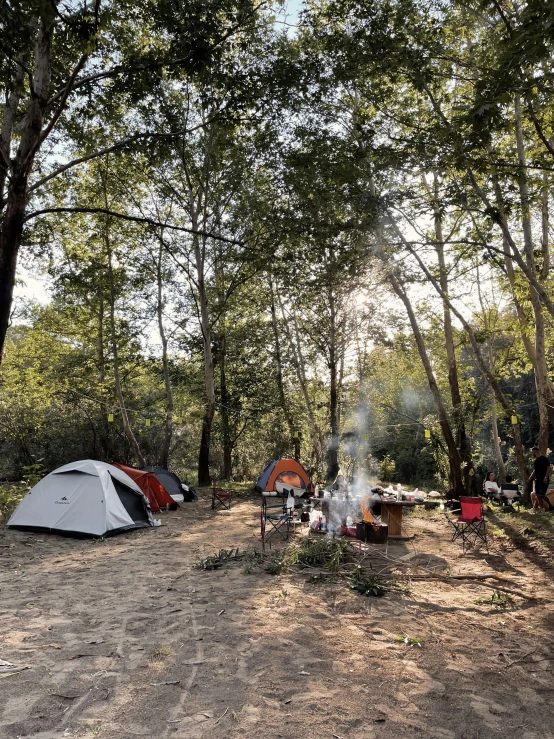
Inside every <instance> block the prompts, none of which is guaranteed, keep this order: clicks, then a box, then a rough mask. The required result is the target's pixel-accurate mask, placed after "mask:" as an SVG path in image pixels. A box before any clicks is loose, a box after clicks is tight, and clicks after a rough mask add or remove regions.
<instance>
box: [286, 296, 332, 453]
mask: <svg viewBox="0 0 554 739" xmlns="http://www.w3.org/2000/svg"><path fill="white" fill-rule="evenodd" d="M277 299H278V300H279V307H280V308H281V315H282V317H283V326H284V329H285V334H286V335H287V339H288V342H289V346H290V348H291V351H292V356H293V359H294V368H295V370H296V377H297V379H298V384H299V385H300V390H301V391H302V397H303V398H304V404H305V406H306V413H307V416H308V423H309V426H310V433H311V435H312V446H313V454H314V456H315V458H316V460H318V461H319V458H320V449H321V441H320V434H319V429H318V427H317V424H316V421H315V417H314V414H313V409H312V403H311V400H310V395H309V392H308V382H307V379H306V368H305V365H304V357H303V355H302V347H301V343H300V331H299V329H298V321H297V320H296V316H295V315H294V313H293V319H292V324H293V326H294V335H293V333H292V331H291V330H290V328H289V325H288V323H287V318H286V315H285V307H284V305H283V301H282V300H281V296H280V295H279V294H277Z"/></svg>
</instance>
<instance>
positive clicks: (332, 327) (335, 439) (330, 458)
mask: <svg viewBox="0 0 554 739" xmlns="http://www.w3.org/2000/svg"><path fill="white" fill-rule="evenodd" d="M328 297H329V314H330V315H329V376H330V378H329V379H330V387H329V424H330V426H331V440H330V443H329V447H328V449H327V474H326V478H327V482H331V481H332V480H334V479H335V478H336V476H337V475H338V473H339V456H338V455H339V426H338V388H337V314H336V306H335V295H334V293H333V288H332V286H330V287H329V291H328Z"/></svg>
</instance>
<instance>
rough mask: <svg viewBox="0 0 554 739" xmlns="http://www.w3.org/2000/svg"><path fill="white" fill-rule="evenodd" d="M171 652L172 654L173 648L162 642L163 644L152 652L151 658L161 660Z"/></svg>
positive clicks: (155, 660)
mask: <svg viewBox="0 0 554 739" xmlns="http://www.w3.org/2000/svg"><path fill="white" fill-rule="evenodd" d="M170 654H171V649H170V648H169V647H168V646H166V645H165V644H162V645H161V646H159V647H157V648H156V649H155V650H154V651H153V652H152V654H151V655H150V659H151V660H152V661H154V662H159V661H160V660H163V659H165V658H166V657H169V655H170Z"/></svg>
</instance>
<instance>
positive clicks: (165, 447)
mask: <svg viewBox="0 0 554 739" xmlns="http://www.w3.org/2000/svg"><path fill="white" fill-rule="evenodd" d="M162 259H163V234H162V235H161V236H160V248H159V251H158V259H157V261H156V283H157V300H156V312H157V314H158V330H159V332H160V340H161V342H162V371H163V376H164V385H165V429H164V439H163V442H162V448H161V451H160V462H161V466H162V467H166V468H167V467H168V466H169V450H170V449H171V438H172V435H173V390H172V387H171V377H170V374H169V361H168V356H167V336H166V333H165V329H164V321H163V308H164V300H163V274H162Z"/></svg>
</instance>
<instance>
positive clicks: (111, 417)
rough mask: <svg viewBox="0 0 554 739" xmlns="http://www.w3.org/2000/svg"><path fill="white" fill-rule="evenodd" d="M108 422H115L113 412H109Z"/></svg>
mask: <svg viewBox="0 0 554 739" xmlns="http://www.w3.org/2000/svg"><path fill="white" fill-rule="evenodd" d="M108 423H113V413H108Z"/></svg>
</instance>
